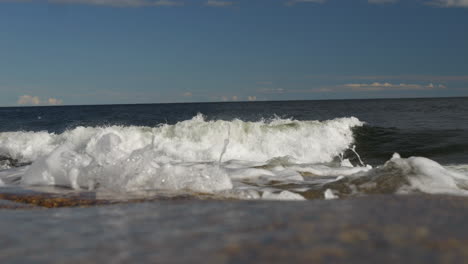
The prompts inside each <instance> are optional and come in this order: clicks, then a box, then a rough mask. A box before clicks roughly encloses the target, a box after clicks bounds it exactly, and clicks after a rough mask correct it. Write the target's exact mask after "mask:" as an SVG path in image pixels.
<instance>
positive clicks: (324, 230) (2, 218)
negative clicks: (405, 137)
mask: <svg viewBox="0 0 468 264" xmlns="http://www.w3.org/2000/svg"><path fill="white" fill-rule="evenodd" d="M467 209H468V200H467V199H466V198H457V197H447V196H380V195H376V196H373V198H372V199H369V198H367V197H365V198H357V199H356V198H354V199H345V200H338V201H309V202H266V201H230V202H223V201H196V200H184V201H159V202H152V203H137V204H119V205H111V206H98V207H91V208H60V209H49V210H43V209H28V210H16V211H13V210H0V223H1V225H0V237H1V238H2V239H0V260H1V261H2V263H25V262H26V263H29V262H34V263H103V262H105V263H129V262H132V263H134V262H145V263H187V262H191V263H193V262H196V263H286V262H294V263H465V262H466V261H467V260H468V256H467V254H466V252H467V249H468V243H467V240H466V238H467V237H468V229H466V228H465V223H466V217H467V214H466V212H467V211H468V210H467Z"/></svg>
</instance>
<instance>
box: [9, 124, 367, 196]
mask: <svg viewBox="0 0 468 264" xmlns="http://www.w3.org/2000/svg"><path fill="white" fill-rule="evenodd" d="M362 124H363V123H362V122H361V121H359V120H358V119H356V118H353V117H351V118H338V119H333V120H329V121H324V122H319V121H297V120H291V119H275V120H271V121H258V122H244V121H241V120H237V119H235V120H232V121H221V120H218V121H206V120H205V119H204V118H203V116H202V115H197V116H195V117H194V118H193V119H191V120H187V121H183V122H179V123H177V124H175V125H161V126H158V127H154V128H150V127H135V126H130V127H121V126H111V127H78V128H75V129H72V130H69V131H66V132H64V133H62V134H52V133H46V132H36V133H33V132H8V133H0V156H6V157H9V158H13V159H17V160H19V161H22V162H32V165H31V166H30V167H29V169H28V170H27V171H26V172H25V174H24V175H23V177H22V180H21V183H22V184H27V185H61V186H68V187H72V188H76V189H81V188H85V189H94V188H97V187H99V188H106V189H112V190H121V191H132V190H141V189H170V190H183V189H189V190H192V191H199V192H213V191H221V190H227V189H231V188H232V182H231V179H245V178H259V177H263V179H266V180H290V181H291V180H293V181H302V180H303V178H302V176H301V175H300V174H299V173H298V171H295V170H292V169H290V168H286V167H284V166H282V165H278V166H276V167H273V169H268V170H267V169H262V168H259V167H255V166H261V165H265V164H269V161H270V163H273V162H274V161H275V160H274V159H275V158H281V157H283V159H285V160H291V161H294V163H305V162H306V163H321V162H329V161H331V160H332V159H333V158H334V157H336V156H337V155H339V154H340V153H342V152H343V151H344V150H346V149H347V148H348V147H349V146H350V145H351V144H352V143H353V134H352V128H353V127H355V126H361V125H362ZM272 159H273V161H272ZM222 161H225V162H222ZM340 175H341V174H340Z"/></svg>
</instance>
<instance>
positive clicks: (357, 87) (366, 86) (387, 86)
mask: <svg viewBox="0 0 468 264" xmlns="http://www.w3.org/2000/svg"><path fill="white" fill-rule="evenodd" d="M343 87H345V88H351V90H353V91H384V90H432V89H436V88H447V87H446V86H445V85H442V84H439V85H434V84H433V83H429V84H428V85H421V84H408V83H400V84H392V83H388V82H385V83H379V82H374V83H349V84H345V85H343Z"/></svg>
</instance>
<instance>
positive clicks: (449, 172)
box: [384, 154, 468, 195]
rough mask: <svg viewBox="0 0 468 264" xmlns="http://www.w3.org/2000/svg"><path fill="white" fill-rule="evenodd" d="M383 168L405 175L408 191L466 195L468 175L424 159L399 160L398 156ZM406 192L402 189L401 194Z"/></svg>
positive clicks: (394, 156)
mask: <svg viewBox="0 0 468 264" xmlns="http://www.w3.org/2000/svg"><path fill="white" fill-rule="evenodd" d="M384 168H386V169H393V170H395V171H397V172H398V173H400V174H401V175H405V176H406V178H407V179H408V181H409V183H410V185H409V186H407V187H409V188H410V189H414V190H418V191H421V192H425V193H434V194H437V193H439V194H444V193H445V194H458V195H468V190H467V189H466V188H467V187H468V174H466V173H463V172H460V171H455V170H453V169H450V168H447V167H443V166H442V165H440V164H439V163H437V162H435V161H433V160H430V159H428V158H424V157H409V158H406V159H404V158H401V157H400V155H399V154H394V155H393V157H392V158H391V159H390V160H389V161H388V162H386V163H385V165H384ZM406 191H408V190H407V188H405V187H404V188H402V190H401V192H406Z"/></svg>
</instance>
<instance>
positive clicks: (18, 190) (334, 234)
mask: <svg viewBox="0 0 468 264" xmlns="http://www.w3.org/2000/svg"><path fill="white" fill-rule="evenodd" d="M466 196H468V98H428V99H427V98H426V99H375V100H329V101H284V102H281V101H278V102H225V103H183V104H182V103H181V104H145V105H142V104H139V105H96V106H91V105H90V106H47V107H3V108H0V262H2V263H142V262H143V263H287V262H292V263H377V262H378V263H464V262H466V261H468V257H467V255H466V252H467V249H468V243H467V242H466V237H467V236H468V229H466V228H464V226H465V223H466V219H467V217H468V213H466V212H468V199H467V198H465V197H466ZM50 207H52V208H51V209H48V208H50Z"/></svg>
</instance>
